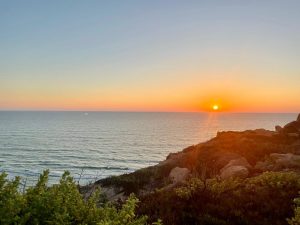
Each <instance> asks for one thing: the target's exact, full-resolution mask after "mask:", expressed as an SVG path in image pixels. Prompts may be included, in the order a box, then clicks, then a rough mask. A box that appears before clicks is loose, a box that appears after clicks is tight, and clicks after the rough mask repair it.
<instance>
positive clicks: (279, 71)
mask: <svg viewBox="0 0 300 225" xmlns="http://www.w3.org/2000/svg"><path fill="white" fill-rule="evenodd" d="M299 11H300V1H298V0H294V1H291V0H281V1H276V0H272V1H271V0H269V1H267V0H264V1H262V0H256V1H255V0H253V1H247V0H245V1H241V0H235V1H233V0H224V1H221V0H219V1H214V0H212V1H208V0H207V1H200V0H198V1H182V0H180V1H176V0H172V1H171V0H170V1H167V0H148V1H143V0H139V1H138V0H137V1H132V0H128V1H100V0H99V1H91V0H87V1H79V0H78V1H76V0H68V1H61V0H59V1H58V0H57V1H54V0H51V1H29V0H28V1H21V0H20V1H14V0H10V1H1V2H0V110H109V111H110V110H122V111H207V110H209V109H210V108H211V106H212V105H213V104H218V105H219V106H220V109H221V110H222V111H229V112H298V111H300V13H299Z"/></svg>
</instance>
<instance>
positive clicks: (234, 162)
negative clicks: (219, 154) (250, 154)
mask: <svg viewBox="0 0 300 225" xmlns="http://www.w3.org/2000/svg"><path fill="white" fill-rule="evenodd" d="M232 166H243V167H245V168H247V169H251V168H252V166H251V165H250V164H249V163H248V161H247V159H246V158H244V157H240V158H237V159H233V160H230V161H229V162H228V163H227V164H226V166H224V167H223V168H222V169H221V173H222V170H225V169H227V168H228V167H232Z"/></svg>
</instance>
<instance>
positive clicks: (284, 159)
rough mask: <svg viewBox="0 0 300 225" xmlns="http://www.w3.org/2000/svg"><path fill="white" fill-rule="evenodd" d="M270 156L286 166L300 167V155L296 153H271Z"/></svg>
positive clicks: (276, 162)
mask: <svg viewBox="0 0 300 225" xmlns="http://www.w3.org/2000/svg"><path fill="white" fill-rule="evenodd" d="M270 158H271V159H272V160H274V162H275V164H277V165H278V166H282V167H285V168H293V167H300V155H294V154H291V153H287V154H279V153H273V154H270Z"/></svg>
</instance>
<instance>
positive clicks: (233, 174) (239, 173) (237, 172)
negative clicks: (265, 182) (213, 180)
mask: <svg viewBox="0 0 300 225" xmlns="http://www.w3.org/2000/svg"><path fill="white" fill-rule="evenodd" d="M248 175H249V170H248V169H247V168H246V167H244V166H230V167H227V168H226V169H224V170H222V172H221V174H220V177H221V179H223V180H225V179H228V178H242V179H244V178H247V177H248Z"/></svg>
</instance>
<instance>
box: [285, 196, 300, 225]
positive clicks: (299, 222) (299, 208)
mask: <svg viewBox="0 0 300 225" xmlns="http://www.w3.org/2000/svg"><path fill="white" fill-rule="evenodd" d="M294 202H295V204H296V207H295V210H294V212H295V215H294V217H293V218H291V219H288V223H289V224H290V225H300V198H296V199H295V200H294Z"/></svg>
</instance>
